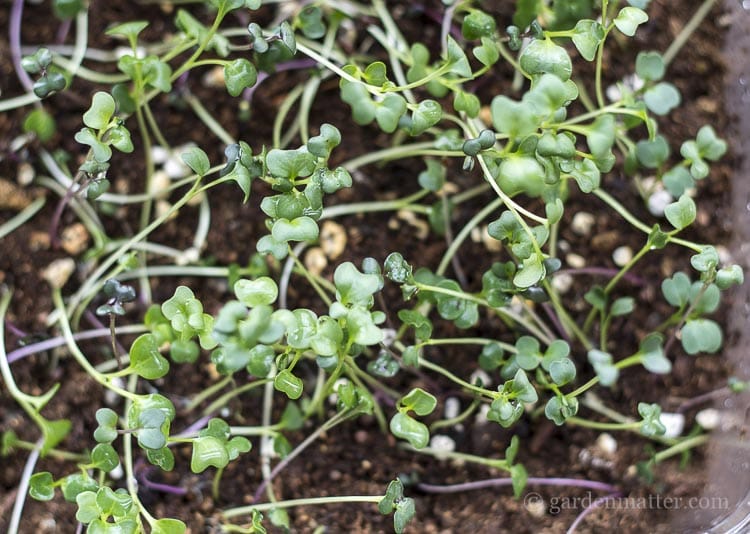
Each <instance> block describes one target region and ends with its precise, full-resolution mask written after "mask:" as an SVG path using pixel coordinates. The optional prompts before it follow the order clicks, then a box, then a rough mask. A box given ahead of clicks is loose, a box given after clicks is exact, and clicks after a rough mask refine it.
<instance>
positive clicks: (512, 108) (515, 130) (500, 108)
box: [490, 95, 539, 140]
mask: <svg viewBox="0 0 750 534" xmlns="http://www.w3.org/2000/svg"><path fill="white" fill-rule="evenodd" d="M490 111H491V114H492V124H493V126H494V127H495V130H497V131H498V132H500V133H504V134H508V136H509V137H510V138H511V140H514V139H520V138H523V137H526V136H527V135H529V134H530V133H533V132H535V131H536V129H537V128H538V126H539V119H538V118H537V117H536V113H535V110H534V108H533V106H532V105H531V104H530V103H528V102H516V101H514V100H511V99H510V98H508V97H507V96H505V95H499V96H496V97H495V98H493V99H492V104H491V106H490Z"/></svg>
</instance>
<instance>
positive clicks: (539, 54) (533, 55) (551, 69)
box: [519, 39, 573, 81]
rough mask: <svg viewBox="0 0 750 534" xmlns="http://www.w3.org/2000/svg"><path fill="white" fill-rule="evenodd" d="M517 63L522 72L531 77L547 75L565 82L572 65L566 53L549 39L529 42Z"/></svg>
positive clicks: (571, 70) (568, 77) (570, 72)
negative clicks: (552, 75)
mask: <svg viewBox="0 0 750 534" xmlns="http://www.w3.org/2000/svg"><path fill="white" fill-rule="evenodd" d="M519 63H520V65H521V68H522V69H523V70H524V72H526V73H527V74H529V75H531V76H532V77H533V76H537V75H542V74H545V73H549V74H554V75H555V76H557V77H558V78H560V79H561V80H562V81H566V80H569V79H570V75H571V74H572V72H573V63H572V62H571V60H570V56H569V55H568V52H567V51H566V50H565V49H564V48H563V47H561V46H559V45H557V44H555V43H554V42H553V41H552V40H551V39H534V40H533V41H531V42H530V43H529V45H528V46H527V47H526V48H525V49H524V50H523V52H521V56H520V58H519Z"/></svg>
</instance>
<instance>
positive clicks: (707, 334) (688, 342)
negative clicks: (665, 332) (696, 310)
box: [681, 319, 723, 354]
mask: <svg viewBox="0 0 750 534" xmlns="http://www.w3.org/2000/svg"><path fill="white" fill-rule="evenodd" d="M681 335H682V346H683V348H684V349H685V352H687V353H688V354H698V353H699V352H706V353H709V354H712V353H714V352H716V351H718V350H719V349H720V348H721V344H722V341H723V338H722V334H721V328H720V327H719V325H718V324H716V323H715V322H714V321H712V320H710V319H692V320H688V321H687V322H686V323H685V326H683V327H682V330H681Z"/></svg>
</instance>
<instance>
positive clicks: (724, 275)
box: [716, 265, 745, 291]
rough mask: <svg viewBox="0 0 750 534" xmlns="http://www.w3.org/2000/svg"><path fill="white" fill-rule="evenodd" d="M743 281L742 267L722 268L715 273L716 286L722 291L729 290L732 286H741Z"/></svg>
mask: <svg viewBox="0 0 750 534" xmlns="http://www.w3.org/2000/svg"><path fill="white" fill-rule="evenodd" d="M744 281H745V274H744V273H743V272H742V267H740V266H739V265H732V266H731V267H724V268H723V269H720V270H719V272H717V273H716V286H717V287H718V288H719V289H721V290H722V291H723V290H725V289H729V288H730V287H732V286H734V285H742V284H743V283H744Z"/></svg>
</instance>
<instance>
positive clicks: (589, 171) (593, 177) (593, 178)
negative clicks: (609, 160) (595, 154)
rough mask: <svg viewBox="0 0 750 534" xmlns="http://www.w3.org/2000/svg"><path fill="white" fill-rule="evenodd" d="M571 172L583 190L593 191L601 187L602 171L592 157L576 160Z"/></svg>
mask: <svg viewBox="0 0 750 534" xmlns="http://www.w3.org/2000/svg"><path fill="white" fill-rule="evenodd" d="M569 173H570V175H571V176H572V177H573V178H574V179H575V181H576V183H577V184H578V188H579V189H580V190H581V191H582V192H584V193H591V192H592V191H593V190H594V189H598V188H599V184H600V183H601V172H600V171H599V169H598V168H597V166H596V163H594V162H593V161H591V160H590V159H582V160H576V162H575V163H574V164H573V167H572V168H571V169H570V170H569Z"/></svg>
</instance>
